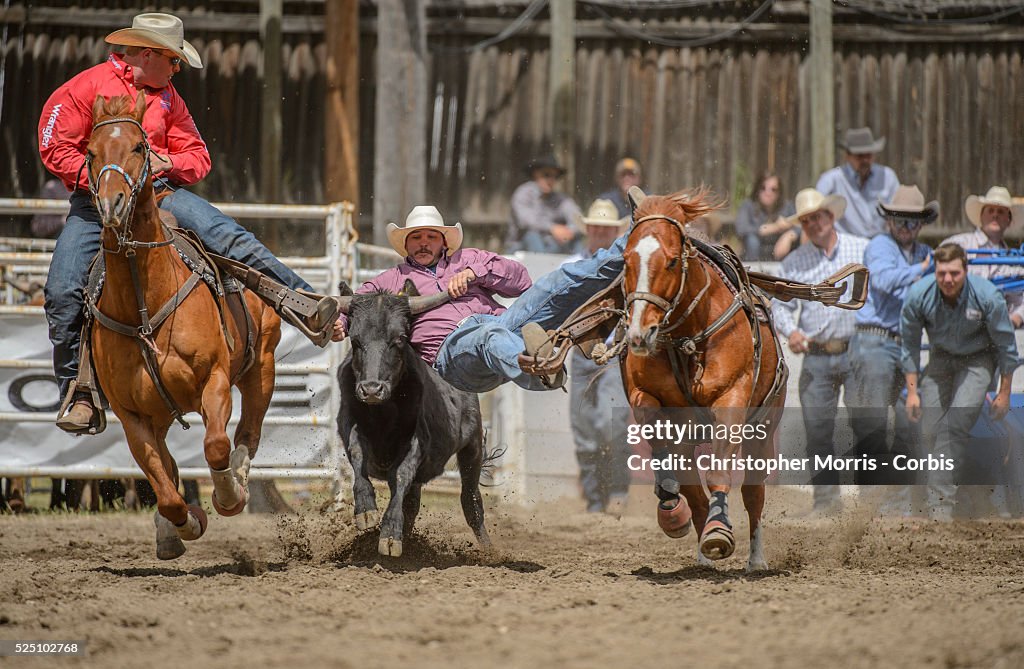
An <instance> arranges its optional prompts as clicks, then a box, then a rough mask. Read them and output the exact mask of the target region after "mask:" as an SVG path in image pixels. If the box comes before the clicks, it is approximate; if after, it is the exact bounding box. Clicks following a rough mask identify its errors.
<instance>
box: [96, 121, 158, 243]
mask: <svg viewBox="0 0 1024 669" xmlns="http://www.w3.org/2000/svg"><path fill="white" fill-rule="evenodd" d="M115 123H131V124H132V125H134V126H135V127H137V128H138V129H139V130H140V131H141V132H142V144H143V145H144V146H145V147H146V151H145V153H144V154H143V156H142V172H141V173H140V174H139V176H137V177H135V178H134V179H133V178H132V176H131V175H130V174H128V172H127V170H125V169H124V167H122V166H121V165H119V164H117V163H107V164H106V165H104V166H103V167H101V168H100V171H99V174H97V175H96V177H95V178H93V176H92V158H91V157H90V156H89V154H86V156H85V162H84V163H82V167H83V168H85V175H86V179H87V181H88V182H89V193H91V194H92V197H93V201H94V202H95V198H96V197H97V196H98V195H99V180H100V178H101V177H102V176H103V175H104V174H106V173H107V172H116V173H117V174H120V175H121V178H122V179H124V182H125V183H126V184H128V188H130V189H131V194H130V195H129V196H128V208H127V214H126V215H125V217H124V221H123V223H122V225H120V226H118V227H116V228H114V234H115V235H116V236H117V249H115V250H114V251H108V250H107V249H104V251H107V252H108V253H120V252H121V250H122V249H128V250H127V251H126V253H128V254H129V255H134V252H135V249H136V248H156V247H159V246H167V245H168V244H170V243H171V240H170V239H169V238H168V239H167V240H164V241H162V242H137V241H135V240H133V239H132V228H131V220H132V217H133V216H134V215H135V203H136V202H137V201H138V198H139V193H141V192H142V188H143V186H145V184H146V181H147V180H148V179H149V169H150V168H149V156H150V154H151V153H152V152H153V149H152V147H151V146H150V145H149V136H148V135H147V134H146V130H145V128H143V127H142V124H141V123H139V122H138V121H136V120H135V119H133V118H129V117H117V118H108V119H106V120H104V121H100V122H99V123H97V124H95V125H93V127H92V132H96V128H101V127H103V126H105V125H113V124H115Z"/></svg>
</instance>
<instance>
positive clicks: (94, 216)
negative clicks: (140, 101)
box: [44, 190, 311, 397]
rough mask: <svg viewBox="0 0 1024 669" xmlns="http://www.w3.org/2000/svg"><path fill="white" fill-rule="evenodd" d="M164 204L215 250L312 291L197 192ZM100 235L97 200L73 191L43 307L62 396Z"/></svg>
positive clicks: (73, 371) (71, 375) (74, 370)
mask: <svg viewBox="0 0 1024 669" xmlns="http://www.w3.org/2000/svg"><path fill="white" fill-rule="evenodd" d="M160 208H161V209H165V210H167V211H169V212H171V213H172V214H174V217H175V218H177V219H178V225H179V226H180V227H182V228H185V229H188V230H193V231H195V232H196V233H197V234H198V235H199V238H200V239H202V240H203V243H204V244H205V245H206V247H207V248H208V249H209V250H210V251H212V252H213V253H216V254H218V255H223V256H227V257H228V258H231V259H232V260H237V261H239V262H243V263H245V264H247V265H249V266H250V267H252V268H254V269H256V270H259V271H260V272H263V273H264V274H267V275H268V276H270V277H271V278H273V279H274V280H275V281H278V282H280V283H282V284H284V285H286V286H288V287H289V288H292V289H294V290H311V287H310V285H309V284H308V283H306V282H305V281H303V280H302V279H301V278H300V277H299V276H298V275H297V274H295V272H293V271H292V270H290V269H288V268H287V267H286V266H285V265H284V264H283V263H282V262H281V261H280V260H278V259H277V258H275V257H274V254H272V253H271V252H270V251H269V250H268V249H267V247H265V246H263V244H262V243H260V241H259V240H258V239H256V237H255V236H253V234H252V233H251V232H249V231H248V230H246V229H245V228H243V227H242V226H241V225H239V224H238V222H236V221H235V220H234V219H233V218H231V217H230V216H225V215H224V214H222V213H221V212H220V210H218V209H217V208H216V207H214V206H213V205H211V204H210V203H209V202H207V201H206V200H204V199H202V198H201V197H199V196H198V195H195V194H193V193H190V192H189V191H187V190H177V191H175V192H174V193H172V194H171V195H170V196H168V197H166V198H164V200H163V201H162V202H161V203H160ZM101 233H102V226H101V225H100V216H99V213H98V212H97V211H96V208H95V207H94V206H93V203H92V198H91V197H90V196H89V195H88V194H86V193H81V192H76V193H73V194H72V195H71V211H70V212H69V213H68V218H67V223H66V224H65V226H64V231H63V232H61V234H60V237H59V238H58V239H57V246H56V248H54V250H53V259H52V260H51V261H50V271H49V275H48V276H47V279H46V288H45V295H46V302H45V305H44V310H45V311H46V323H47V326H48V327H49V331H50V341H51V342H52V343H53V371H54V374H55V375H56V377H57V383H58V385H59V386H60V394H61V397H64V395H65V393H67V389H68V386H69V385H70V384H71V381H72V380H74V379H75V378H76V377H77V376H78V352H79V346H80V343H81V342H80V340H81V335H82V324H83V322H84V319H85V312H84V306H85V300H84V291H85V284H86V282H87V281H88V278H89V277H88V272H89V263H90V262H91V261H92V259H93V257H94V256H95V255H96V254H97V253H98V252H99V250H100V235H101Z"/></svg>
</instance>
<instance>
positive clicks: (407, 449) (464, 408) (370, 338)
mask: <svg viewBox="0 0 1024 669" xmlns="http://www.w3.org/2000/svg"><path fill="white" fill-rule="evenodd" d="M341 294H342V295H351V290H349V289H348V286H347V285H344V284H343V285H342V286H341ZM447 298H448V295H447V293H441V294H439V295H431V296H429V297H420V296H419V293H418V292H417V290H416V287H415V286H414V285H413V284H412V282H411V281H406V283H405V286H404V287H403V290H402V294H401V295H393V294H391V293H387V292H379V293H371V294H368V295H354V296H352V297H348V298H345V297H343V298H342V302H343V305H342V309H343V311H345V313H347V314H348V317H349V332H348V337H349V341H350V342H351V343H352V350H351V352H350V353H349V355H348V356H347V357H346V358H345V360H344V361H343V362H342V364H341V367H340V368H339V369H338V383H339V384H340V386H341V410H340V411H339V412H338V433H339V434H340V435H341V439H342V441H343V442H344V443H345V450H346V451H347V452H348V457H349V461H350V462H351V464H352V469H353V471H354V474H355V476H354V477H353V483H352V493H353V497H354V499H355V523H356V527H357V528H358V529H360V530H364V529H367V528H369V527H373V526H374V525H376V524H377V519H378V512H377V498H376V495H375V493H374V490H373V485H372V484H371V483H370V478H369V477H371V476H372V477H373V478H376V479H382V480H386V481H387V482H388V486H389V487H390V488H391V502H390V503H389V504H388V508H387V510H386V511H385V512H384V517H383V519H382V520H381V523H380V541H379V542H378V544H377V550H378V551H379V552H380V554H381V555H390V556H392V557H398V556H400V555H401V554H402V533H403V531H404V532H408V531H411V530H412V526H413V523H414V522H415V521H416V514H418V513H419V510H420V489H421V488H422V487H423V484H424V483H427V482H428V481H430V480H431V479H433V478H436V477H437V476H440V475H441V473H442V472H443V471H444V466H445V463H447V462H448V460H449V459H450V458H451V456H452V455H456V457H457V458H458V463H459V473H460V474H461V476H462V511H463V513H464V514H465V516H466V522H467V523H469V526H470V527H471V528H472V529H473V533H474V534H475V535H476V538H477V541H479V543H480V545H482V546H489V545H490V539H489V538H488V537H487V530H486V529H485V528H484V507H483V500H482V499H481V497H480V487H479V484H480V470H481V467H482V464H483V457H484V444H483V427H482V425H481V419H480V401H479V399H478V398H477V396H476V394H474V393H467V392H463V391H461V390H456V389H455V388H453V387H452V386H450V385H448V383H447V382H446V381H445V380H444V379H442V378H441V377H440V376H438V374H437V372H435V371H434V370H433V368H431V367H430V365H428V364H427V363H425V362H424V361H423V360H422V359H420V357H419V355H417V353H416V351H414V350H413V348H412V347H411V346H410V345H409V330H410V328H411V325H412V317H413V314H415V313H420V312H422V311H426V310H427V309H429V308H432V307H434V306H437V305H439V304H441V303H443V302H444V301H445V300H447Z"/></svg>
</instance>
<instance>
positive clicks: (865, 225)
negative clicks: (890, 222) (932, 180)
mask: <svg viewBox="0 0 1024 669" xmlns="http://www.w3.org/2000/svg"><path fill="white" fill-rule="evenodd" d="M839 146H840V148H842V149H843V150H844V151H845V152H846V161H845V162H844V163H843V164H842V165H839V166H838V167H833V168H832V169H830V170H828V171H826V172H825V173H824V174H822V175H821V177H819V178H818V185H817V186H816V188H817V190H818V191H819V192H820V193H822V194H823V195H830V194H837V195H842V196H843V197H844V198H845V199H846V213H845V214H844V215H843V216H842V217H841V218H840V219H839V220H838V221H836V225H837V227H838V228H839V229H840V230H841V231H843V232H845V233H847V234H851V235H857V236H858V237H864V238H865V239H871V238H872V237H874V236H875V235H879V234H882V233H883V232H885V230H886V224H885V219H884V218H883V217H882V215H881V214H879V213H878V211H877V210H876V204H877V203H878V202H890V201H891V200H892V196H893V195H894V194H895V193H896V187H897V186H899V185H900V182H899V179H897V178H896V173H895V172H893V170H892V168H890V167H886V166H885V165H878V164H875V155H876V154H878V153H880V152H881V151H882V149H884V148H885V137H879V138H878V139H875V136H874V133H872V132H871V128H851V129H849V130H847V131H846V134H845V136H844V138H843V140H842V141H840V142H839Z"/></svg>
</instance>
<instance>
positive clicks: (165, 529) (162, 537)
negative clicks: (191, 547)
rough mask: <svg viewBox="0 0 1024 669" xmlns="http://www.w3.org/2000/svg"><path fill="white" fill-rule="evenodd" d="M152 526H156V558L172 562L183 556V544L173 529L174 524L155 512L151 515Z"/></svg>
mask: <svg viewBox="0 0 1024 669" xmlns="http://www.w3.org/2000/svg"><path fill="white" fill-rule="evenodd" d="M153 524H154V525H156V556H157V558H159V559H161V560H173V559H174V558H176V557H181V556H182V555H184V554H185V544H183V543H182V542H181V537H179V536H178V533H177V531H176V530H175V529H174V523H172V522H171V521H169V520H167V519H166V518H164V517H163V516H161V515H160V512H159V511H157V512H156V513H154V514H153Z"/></svg>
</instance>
